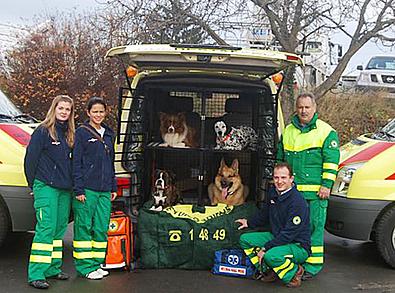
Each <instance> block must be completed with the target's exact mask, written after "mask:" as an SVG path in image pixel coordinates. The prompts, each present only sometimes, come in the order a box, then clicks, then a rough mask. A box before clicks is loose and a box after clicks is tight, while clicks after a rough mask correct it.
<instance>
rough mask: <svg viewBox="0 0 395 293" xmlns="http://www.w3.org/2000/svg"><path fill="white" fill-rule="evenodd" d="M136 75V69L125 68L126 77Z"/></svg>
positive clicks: (131, 67)
mask: <svg viewBox="0 0 395 293" xmlns="http://www.w3.org/2000/svg"><path fill="white" fill-rule="evenodd" d="M137 73H138V70H137V69H136V68H134V67H133V66H128V68H126V75H127V76H128V77H130V78H132V77H135V76H136V75H137Z"/></svg>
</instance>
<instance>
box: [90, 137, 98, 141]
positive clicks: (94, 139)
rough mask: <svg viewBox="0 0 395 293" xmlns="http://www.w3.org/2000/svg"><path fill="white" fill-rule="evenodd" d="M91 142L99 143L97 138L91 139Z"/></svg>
mask: <svg viewBox="0 0 395 293" xmlns="http://www.w3.org/2000/svg"><path fill="white" fill-rule="evenodd" d="M88 141H89V142H95V141H97V138H93V137H92V138H91V139H90V140H88Z"/></svg>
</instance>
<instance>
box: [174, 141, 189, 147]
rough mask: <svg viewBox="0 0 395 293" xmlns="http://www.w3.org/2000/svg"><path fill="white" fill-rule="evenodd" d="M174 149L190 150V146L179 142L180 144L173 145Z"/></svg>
mask: <svg viewBox="0 0 395 293" xmlns="http://www.w3.org/2000/svg"><path fill="white" fill-rule="evenodd" d="M173 147H175V148H189V146H187V145H185V143H183V142H179V143H177V144H175V145H173Z"/></svg>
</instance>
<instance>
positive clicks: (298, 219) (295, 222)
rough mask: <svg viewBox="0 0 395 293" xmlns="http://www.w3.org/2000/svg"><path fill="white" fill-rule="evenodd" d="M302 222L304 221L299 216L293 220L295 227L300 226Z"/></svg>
mask: <svg viewBox="0 0 395 293" xmlns="http://www.w3.org/2000/svg"><path fill="white" fill-rule="evenodd" d="M300 222H302V220H301V219H300V217H299V216H296V217H294V218H293V219H292V223H294V224H295V225H299V224H300Z"/></svg>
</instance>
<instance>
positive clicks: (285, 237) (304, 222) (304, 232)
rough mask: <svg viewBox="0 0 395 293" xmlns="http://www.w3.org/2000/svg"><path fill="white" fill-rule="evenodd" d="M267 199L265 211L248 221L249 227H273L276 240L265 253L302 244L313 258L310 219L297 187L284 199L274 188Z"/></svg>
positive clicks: (304, 201)
mask: <svg viewBox="0 0 395 293" xmlns="http://www.w3.org/2000/svg"><path fill="white" fill-rule="evenodd" d="M267 195H268V196H267V198H266V200H265V205H264V206H263V208H262V209H260V210H259V212H258V213H256V214H255V215H254V216H253V217H252V218H249V219H248V220H247V222H248V227H250V228H257V227H262V226H264V225H265V224H268V223H269V224H270V228H271V232H272V234H273V236H274V238H273V239H272V240H270V241H269V242H267V243H266V244H265V250H269V249H271V248H273V247H276V246H281V245H287V244H291V243H299V244H300V245H301V246H302V247H303V248H304V249H306V251H307V252H308V253H309V254H310V253H311V240H310V234H311V233H310V216H309V207H308V205H307V202H306V200H305V199H304V198H303V196H302V195H301V194H300V192H299V191H298V190H297V189H296V187H295V186H292V188H291V189H289V190H287V191H286V192H284V193H283V194H281V195H280V194H279V193H278V192H277V190H276V189H275V188H274V187H273V188H271V189H270V190H269V192H268V194H267Z"/></svg>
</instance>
